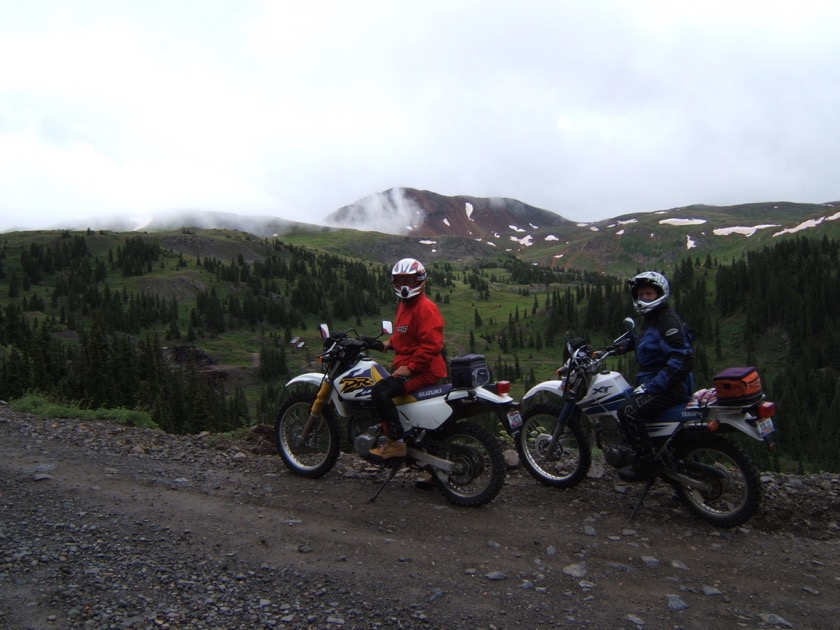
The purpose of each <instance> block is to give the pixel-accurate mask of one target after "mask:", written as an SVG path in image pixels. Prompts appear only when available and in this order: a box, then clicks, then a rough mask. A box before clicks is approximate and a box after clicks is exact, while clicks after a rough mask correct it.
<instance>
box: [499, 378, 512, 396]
mask: <svg viewBox="0 0 840 630" xmlns="http://www.w3.org/2000/svg"><path fill="white" fill-rule="evenodd" d="M496 393H497V394H498V395H499V396H504V395H505V394H509V393H510V381H497V382H496Z"/></svg>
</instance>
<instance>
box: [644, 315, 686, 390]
mask: <svg viewBox="0 0 840 630" xmlns="http://www.w3.org/2000/svg"><path fill="white" fill-rule="evenodd" d="M633 346H635V350H636V362H637V363H638V364H639V372H638V374H637V375H636V381H637V384H638V385H644V386H645V393H646V394H661V393H663V392H666V391H671V392H674V393H681V394H683V395H684V396H685V400H689V399H690V398H691V395H692V393H693V392H694V374H693V372H692V369H693V367H694V349H693V348H692V346H691V335H690V334H689V332H688V330H687V328H686V325H685V324H684V323H683V321H682V320H681V319H680V317H679V316H678V315H677V314H676V313H675V312H674V311H672V310H671V309H670V308H669V307H668V306H667V305H665V306H662V307H660V308H658V309H656V310H654V311H652V312H650V313H646V314H645V316H644V320H643V322H642V334H641V335H639V337H637V338H636V339H635V340H634V343H633Z"/></svg>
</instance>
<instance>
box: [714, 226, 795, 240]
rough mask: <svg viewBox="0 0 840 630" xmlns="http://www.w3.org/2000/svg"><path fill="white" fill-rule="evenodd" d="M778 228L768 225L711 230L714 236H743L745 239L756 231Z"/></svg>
mask: <svg viewBox="0 0 840 630" xmlns="http://www.w3.org/2000/svg"><path fill="white" fill-rule="evenodd" d="M774 227H779V226H778V225H776V224H773V223H768V224H764V225H754V226H752V227H745V226H738V227H728V228H715V229H714V230H712V232H713V233H714V235H715V236H729V235H730V234H743V235H744V236H746V237H750V236H752V235H753V234H755V233H756V232H757V231H758V230H766V229H767V228H774Z"/></svg>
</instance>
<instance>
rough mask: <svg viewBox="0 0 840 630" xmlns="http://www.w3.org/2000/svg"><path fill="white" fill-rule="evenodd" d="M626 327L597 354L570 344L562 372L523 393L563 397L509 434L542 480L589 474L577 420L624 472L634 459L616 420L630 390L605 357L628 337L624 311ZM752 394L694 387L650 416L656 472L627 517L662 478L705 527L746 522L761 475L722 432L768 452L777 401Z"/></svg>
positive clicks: (531, 411) (566, 480) (537, 408)
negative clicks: (740, 397) (688, 396)
mask: <svg viewBox="0 0 840 630" xmlns="http://www.w3.org/2000/svg"><path fill="white" fill-rule="evenodd" d="M624 325H625V328H626V332H625V333H624V335H622V336H621V337H619V338H618V339H616V340H615V341H614V342H613V345H612V346H609V347H607V348H604V349H601V350H593V349H592V348H591V347H590V346H589V345H588V344H574V343H567V345H566V356H567V357H568V358H567V360H566V362H565V364H564V365H563V367H562V368H560V370H558V374H559V375H560V377H561V378H560V379H559V380H554V381H546V382H543V383H539V384H537V385H535V386H534V387H533V388H531V389H530V390H529V391H528V392H527V393H526V394H525V396H524V397H523V404H525V401H526V400H527V399H528V398H531V397H533V396H535V395H537V394H539V393H543V394H549V395H556V396H557V397H559V398H560V400H561V401H562V404H554V403H550V402H549V403H546V402H538V403H536V404H533V405H532V406H531V407H530V408H528V409H527V410H526V411H525V412H524V414H523V420H524V425H523V426H522V429H521V431H520V432H519V433H518V435H516V437H515V439H516V447H517V451H518V453H519V456H520V460H521V462H522V464H523V465H524V467H525V468H526V469H527V470H528V472H530V473H531V475H532V476H533V477H534V478H536V479H537V480H538V481H540V482H541V483H543V484H545V485H548V486H553V487H556V488H569V487H572V486H574V485H576V484H578V483H580V482H581V481H582V480H583V479H584V478H585V477H586V475H587V473H588V471H589V468H590V465H591V463H592V453H591V446H590V438H589V435H590V434H591V433H590V432H588V431H587V430H586V429H585V428H584V423H583V416H586V418H588V420H589V423H590V425H591V428H592V429H593V431H592V432H593V433H594V438H595V443H596V446H597V447H598V448H599V449H601V451H603V453H604V459H605V460H606V462H607V463H608V464H609V465H610V466H613V467H615V468H621V467H623V466H626V465H628V464H630V463H632V462H633V461H634V458H635V457H636V454H635V451H634V450H633V449H632V448H631V447H630V446H629V444H628V442H627V440H626V436H625V433H624V429H623V427H622V426H621V424H620V421H619V418H618V410H619V409H620V408H621V407H622V406H623V405H624V404H625V402H626V400H627V399H628V398H630V396H631V395H632V391H633V388H632V387H631V386H630V385H629V384H628V383H627V381H626V380H625V378H624V376H622V375H621V374H620V373H619V372H616V371H609V370H607V369H606V368H604V362H605V360H606V359H607V358H609V357H610V356H612V355H615V354H619V353H620V352H622V347H623V344H626V342H627V340H628V339H629V338H630V336H631V335H632V334H633V329H634V327H635V322H634V321H633V320H632V319H631V318H629V317H628V318H627V319H625V320H624ZM625 347H626V346H625ZM759 386H760V385H759ZM753 398H754V400H751V401H750V402H748V403H747V404H744V405H740V404H738V405H735V406H730V405H728V404H724V401H718V400H716V399H715V396H714V390H711V389H706V390H701V391H700V392H698V393H696V394H695V396H694V398H693V399H692V400H691V401H690V402H688V403H687V404H683V405H679V406H676V407H672V408H669V409H666V410H665V411H664V412H662V413H661V414H660V415H659V416H658V417H656V418H654V419H651V420H650V421H648V423H647V429H648V432H649V434H650V437H651V441H652V442H653V445H654V450H655V451H656V459H657V462H658V463H659V473H658V475H657V476H654V477H652V478H651V479H650V480H648V481H647V482H646V484H645V486H644V489H643V491H642V493H641V496H640V498H639V500H638V502H637V504H636V506H635V508H634V510H633V513H632V514H631V518H633V517H635V516H636V513H637V512H638V511H639V508H640V507H641V505H642V502H643V501H644V498H645V496H646V495H647V493H648V491H649V490H650V488H651V487H652V486H653V484H654V482H655V481H656V479H657V478H660V479H664V480H665V481H666V482H668V483H670V484H671V485H672V486H673V487H674V489H675V491H676V494H677V496H678V497H679V498H680V500H681V501H682V503H683V504H684V505H685V506H686V507H687V508H688V509H689V511H691V512H692V513H693V514H695V515H696V516H698V517H700V518H701V519H703V520H705V521H707V522H709V523H711V524H712V525H715V526H717V527H723V528H728V527H735V526H737V525H740V524H742V523H744V522H745V521H747V520H749V519H750V518H751V517H752V516H753V514H754V513H755V512H756V510H757V509H758V507H759V504H760V502H761V481H760V477H759V473H758V470H757V468H756V466H755V465H754V464H753V462H752V461H751V459H750V458H749V456H748V455H747V454H746V452H745V451H744V450H743V449H742V448H741V447H740V446H739V445H738V444H736V443H735V442H733V441H732V440H729V439H727V438H726V437H724V436H723V434H724V433H727V432H729V433H732V432H734V433H738V432H740V433H743V434H745V435H748V436H749V437H750V438H753V439H755V440H759V441H764V442H766V444H767V446H768V449H769V450H773V448H774V447H775V445H774V432H775V426H774V424H773V415H774V414H775V404H774V403H772V402H769V401H767V400H764V394H763V393H761V392H759V394H758V396H754V397H753Z"/></svg>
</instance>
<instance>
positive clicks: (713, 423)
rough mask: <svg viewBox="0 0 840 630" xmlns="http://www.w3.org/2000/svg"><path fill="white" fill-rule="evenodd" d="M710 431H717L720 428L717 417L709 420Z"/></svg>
mask: <svg viewBox="0 0 840 630" xmlns="http://www.w3.org/2000/svg"><path fill="white" fill-rule="evenodd" d="M707 428H708V429H709V431H712V432H714V431H717V430H718V429H719V428H720V422H718V421H717V420H715V419H712V420H709V424H708V427H707Z"/></svg>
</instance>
